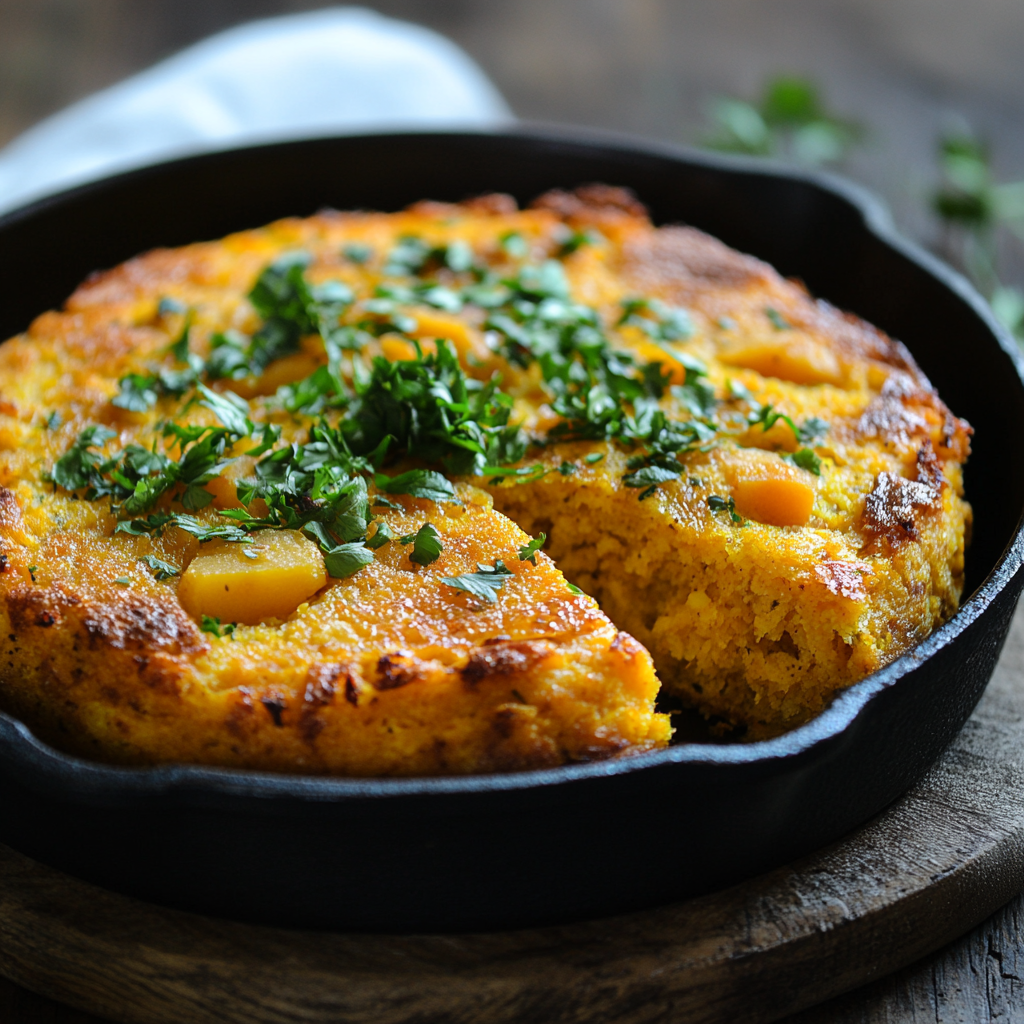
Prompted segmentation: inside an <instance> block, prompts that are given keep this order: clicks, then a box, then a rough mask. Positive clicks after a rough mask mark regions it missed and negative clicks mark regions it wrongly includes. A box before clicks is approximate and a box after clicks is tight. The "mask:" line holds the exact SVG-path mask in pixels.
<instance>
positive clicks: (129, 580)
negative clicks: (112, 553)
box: [114, 576, 133, 587]
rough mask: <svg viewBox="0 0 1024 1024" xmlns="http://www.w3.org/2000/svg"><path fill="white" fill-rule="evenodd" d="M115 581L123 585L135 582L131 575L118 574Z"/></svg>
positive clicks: (128, 585)
mask: <svg viewBox="0 0 1024 1024" xmlns="http://www.w3.org/2000/svg"><path fill="white" fill-rule="evenodd" d="M114 582H115V583H116V584H117V585H118V586H121V587H130V586H131V585H132V583H133V580H132V578H131V576H118V577H117V579H116V580H114Z"/></svg>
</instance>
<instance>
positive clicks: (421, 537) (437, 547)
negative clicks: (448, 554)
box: [398, 523, 444, 565]
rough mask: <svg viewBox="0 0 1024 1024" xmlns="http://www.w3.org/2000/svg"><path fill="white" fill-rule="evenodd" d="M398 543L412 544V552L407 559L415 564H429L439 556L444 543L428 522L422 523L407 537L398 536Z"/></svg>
mask: <svg viewBox="0 0 1024 1024" xmlns="http://www.w3.org/2000/svg"><path fill="white" fill-rule="evenodd" d="M398 542H399V544H412V554H411V555H409V561H410V562H415V563H416V564H417V565H431V564H432V563H434V562H436V561H437V560H438V558H440V557H441V552H442V551H443V550H444V544H443V543H442V541H441V535H440V534H439V533H438V532H437V530H436V529H435V528H434V527H433V526H432V525H431V524H430V523H424V524H423V525H422V526H421V527H420V528H419V529H418V530H417V531H416V532H415V533H411V534H409V535H408V536H407V537H400V538H399V541H398Z"/></svg>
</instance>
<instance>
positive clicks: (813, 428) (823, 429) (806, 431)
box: [797, 416, 829, 444]
mask: <svg viewBox="0 0 1024 1024" xmlns="http://www.w3.org/2000/svg"><path fill="white" fill-rule="evenodd" d="M828 431H829V425H828V423H827V422H826V421H825V420H823V419H819V418H818V417H817V416H811V417H809V418H808V419H806V420H804V421H803V423H801V424H800V429H799V430H798V431H797V438H798V440H800V441H801V442H802V443H803V444H811V443H813V442H814V441H820V440H821V439H822V438H823V437H824V436H825V435H826V434H827V433H828Z"/></svg>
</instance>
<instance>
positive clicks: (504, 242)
mask: <svg viewBox="0 0 1024 1024" xmlns="http://www.w3.org/2000/svg"><path fill="white" fill-rule="evenodd" d="M498 245H499V246H501V249H502V251H503V252H504V253H506V255H508V256H511V257H512V258H513V259H516V260H522V259H525V258H526V256H527V255H528V253H529V251H530V249H529V246H528V245H527V244H526V239H525V238H523V236H522V235H521V234H519V232H518V231H506V232H505V234H503V235H502V236H501V238H499V239H498Z"/></svg>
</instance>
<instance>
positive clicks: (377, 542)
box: [366, 502, 394, 551]
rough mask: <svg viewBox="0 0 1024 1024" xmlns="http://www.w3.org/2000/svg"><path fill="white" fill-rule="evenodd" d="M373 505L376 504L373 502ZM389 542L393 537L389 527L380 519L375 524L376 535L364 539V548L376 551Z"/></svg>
mask: <svg viewBox="0 0 1024 1024" xmlns="http://www.w3.org/2000/svg"><path fill="white" fill-rule="evenodd" d="M374 504H376V502H374ZM391 540H394V536H393V535H392V533H391V527H390V526H388V524H387V523H385V522H384V520H383V519H380V520H378V522H377V531H376V533H374V535H373V536H372V537H368V538H367V539H366V546H367V547H368V548H370V549H372V550H373V551H376V550H377V549H378V548H382V547H384V545H385V544H387V543H388V541H391Z"/></svg>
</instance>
